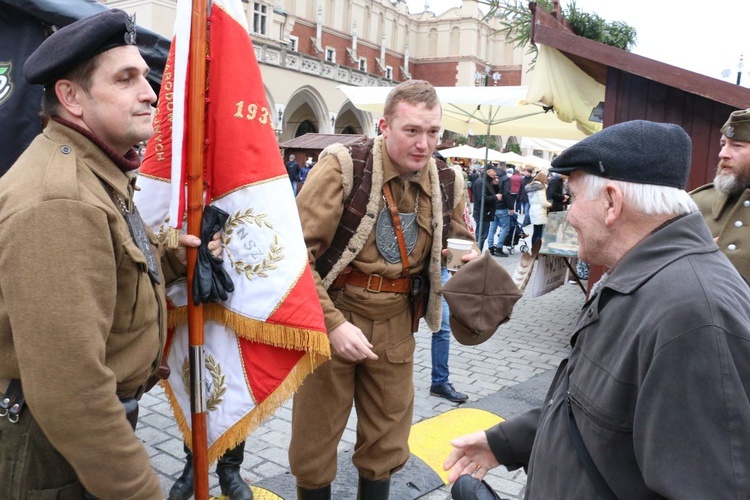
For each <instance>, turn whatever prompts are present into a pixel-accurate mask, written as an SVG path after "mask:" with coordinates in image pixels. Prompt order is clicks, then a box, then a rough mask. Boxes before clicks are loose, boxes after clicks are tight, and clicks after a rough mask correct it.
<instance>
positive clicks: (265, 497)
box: [211, 485, 284, 500]
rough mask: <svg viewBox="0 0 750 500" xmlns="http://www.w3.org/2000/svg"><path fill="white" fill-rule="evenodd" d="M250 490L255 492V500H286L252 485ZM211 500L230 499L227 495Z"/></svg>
mask: <svg viewBox="0 0 750 500" xmlns="http://www.w3.org/2000/svg"><path fill="white" fill-rule="evenodd" d="M250 489H251V490H252V492H253V500H284V499H283V498H281V497H280V496H278V495H277V494H276V493H272V492H270V491H268V490H264V489H263V488H258V487H255V486H252V485H251V486H250ZM211 500H229V497H228V496H226V495H219V496H218V497H211Z"/></svg>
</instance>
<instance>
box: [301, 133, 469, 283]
mask: <svg viewBox="0 0 750 500" xmlns="http://www.w3.org/2000/svg"><path fill="white" fill-rule="evenodd" d="M374 142H375V141H374V139H366V140H364V141H362V142H357V143H354V144H351V145H350V146H349V147H348V149H349V154H350V155H351V157H352V164H353V174H354V175H353V180H352V189H351V191H350V193H349V196H348V197H347V198H346V200H344V213H343V215H342V216H341V222H340V223H339V227H338V229H337V230H336V233H335V234H334V236H333V240H332V241H331V245H330V246H329V247H328V250H326V251H325V252H324V253H323V255H322V256H321V257H319V258H318V260H317V261H316V263H315V270H316V271H318V273H319V274H320V277H321V278H325V277H326V275H327V274H328V273H329V272H330V271H331V268H332V267H333V265H334V264H335V263H336V262H337V261H338V260H339V258H341V255H342V254H343V253H344V250H346V246H347V245H348V243H349V240H351V239H352V236H354V233H355V232H356V231H357V227H358V226H359V222H360V221H361V220H362V217H364V215H365V212H366V209H367V203H368V202H369V201H370V191H371V188H372V169H373V166H372V145H373V143H374ZM435 162H436V164H437V170H438V179H439V180H440V194H441V198H442V200H443V234H442V235H441V237H442V241H443V248H445V247H446V246H447V243H448V233H449V229H450V224H451V216H452V214H453V205H454V202H455V193H454V186H453V185H454V183H455V181H456V174H455V172H454V171H453V169H451V168H450V167H449V166H448V165H447V164H446V163H445V161H444V160H442V159H441V158H437V157H436V158H435Z"/></svg>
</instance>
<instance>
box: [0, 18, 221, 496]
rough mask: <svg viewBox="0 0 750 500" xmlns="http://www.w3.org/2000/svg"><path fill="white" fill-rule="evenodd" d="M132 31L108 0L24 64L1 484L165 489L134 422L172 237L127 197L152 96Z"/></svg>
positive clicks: (1, 326) (3, 487)
mask: <svg viewBox="0 0 750 500" xmlns="http://www.w3.org/2000/svg"><path fill="white" fill-rule="evenodd" d="M134 43H135V25H134V23H133V21H132V20H131V19H130V18H129V17H128V16H127V15H126V14H125V13H124V12H123V11H120V10H114V9H113V10H107V11H104V12H102V13H100V14H97V15H94V16H91V17H88V18H85V19H83V20H80V21H78V22H75V23H73V24H71V25H69V26H67V27H64V28H62V29H60V30H58V31H57V32H55V33H54V34H53V35H52V36H50V37H49V38H48V39H47V40H45V41H44V42H43V43H42V44H41V45H40V46H39V48H38V49H37V50H36V51H35V52H34V53H33V54H32V55H31V56H30V57H29V59H28V60H27V61H26V63H25V65H24V76H25V77H26V79H27V80H28V81H29V82H30V83H32V84H42V85H44V100H43V103H42V107H43V114H44V115H45V116H47V117H49V118H50V121H49V125H48V126H47V127H46V128H45V129H44V131H43V132H42V134H40V135H39V136H37V137H36V139H34V141H33V142H32V144H31V145H30V146H29V147H28V149H27V150H26V151H25V152H24V153H23V155H22V156H21V157H20V158H19V159H18V161H17V162H16V163H15V164H14V165H13V166H12V167H11V168H10V170H9V171H8V172H7V174H5V175H4V176H3V177H2V179H0V359H1V360H2V361H0V415H2V417H0V498H3V499H25V498H66V499H67V498H82V497H83V496H84V491H88V495H89V496H88V497H89V498H91V495H93V496H95V497H99V498H118V499H125V498H128V499H131V498H132V499H155V498H163V495H162V492H161V486H160V483H159V479H158V478H157V477H156V475H155V474H154V471H153V469H152V468H151V464H150V463H149V457H148V455H147V453H146V450H145V449H144V448H143V445H142V444H141V442H140V441H139V440H138V438H137V437H136V435H135V433H134V430H133V429H134V426H135V421H136V420H137V416H138V399H139V398H140V396H141V395H142V394H143V392H144V391H145V390H146V383H147V380H148V379H149V378H150V377H152V375H153V374H154V373H155V372H156V370H157V368H158V367H159V365H160V361H161V353H162V348H163V345H164V341H165V337H166V306H165V297H164V283H165V282H167V281H169V280H172V279H174V278H176V277H178V275H184V271H185V268H184V264H183V263H182V260H183V259H184V249H182V251H181V252H169V253H165V252H162V250H161V248H160V247H159V246H158V244H157V243H156V239H155V238H154V236H153V235H152V234H150V233H149V232H148V231H147V230H146V229H145V228H144V227H143V223H142V221H141V219H140V217H139V216H138V213H137V211H136V210H135V207H134V206H133V203H132V195H133V181H134V178H135V172H134V171H135V169H136V168H138V166H139V165H140V161H139V159H138V155H137V154H136V152H135V150H134V149H133V145H135V144H138V143H139V142H140V141H142V140H144V139H147V138H148V137H149V136H151V134H152V133H153V129H152V127H151V104H152V103H153V102H154V101H155V100H156V95H155V94H154V92H153V90H152V89H151V87H150V85H149V83H148V82H147V80H146V75H147V73H148V71H149V68H148V66H147V65H146V63H145V61H144V60H143V58H142V57H141V55H140V53H139V52H138V48H137V47H136V46H135V45H134ZM180 240H181V244H182V245H189V246H198V245H199V244H200V240H199V239H198V238H196V237H194V236H182V237H181V238H180ZM211 244H214V248H213V250H214V251H215V248H216V246H218V242H217V241H214V242H211ZM211 244H209V247H210V245H211ZM159 257H162V258H161V259H160V258H159ZM3 393H4V394H5V395H4V396H2V394H3Z"/></svg>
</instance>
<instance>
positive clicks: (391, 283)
mask: <svg viewBox="0 0 750 500" xmlns="http://www.w3.org/2000/svg"><path fill="white" fill-rule="evenodd" d="M344 285H354V286H358V287H361V288H364V289H365V290H368V291H370V292H374V293H380V292H391V293H410V292H411V278H395V279H389V278H384V277H383V276H381V275H379V274H365V273H363V272H360V271H357V270H356V269H354V268H353V267H347V268H346V269H344V270H343V271H342V272H341V274H339V275H338V276H337V277H336V279H335V280H334V281H333V283H332V284H331V288H333V289H339V288H344Z"/></svg>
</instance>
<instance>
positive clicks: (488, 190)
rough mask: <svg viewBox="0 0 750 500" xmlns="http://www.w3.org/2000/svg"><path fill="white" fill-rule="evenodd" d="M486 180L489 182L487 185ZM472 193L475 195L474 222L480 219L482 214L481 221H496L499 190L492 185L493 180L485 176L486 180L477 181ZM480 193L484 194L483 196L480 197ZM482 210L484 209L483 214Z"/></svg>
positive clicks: (472, 187)
mask: <svg viewBox="0 0 750 500" xmlns="http://www.w3.org/2000/svg"><path fill="white" fill-rule="evenodd" d="M485 179H486V180H487V182H486V183H485ZM471 192H472V193H473V194H474V220H479V219H480V217H479V215H480V213H481V214H482V217H481V219H482V220H484V221H491V220H492V219H494V218H495V207H496V205H497V196H495V195H496V194H497V190H496V188H495V186H493V185H492V178H491V177H488V176H486V175H485V176H484V178H480V179H477V180H476V181H474V184H473V185H472V186H471ZM479 193H483V195H482V196H481V197H480V194H479ZM482 199H484V207H482ZM482 208H484V212H481V210H482Z"/></svg>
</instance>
